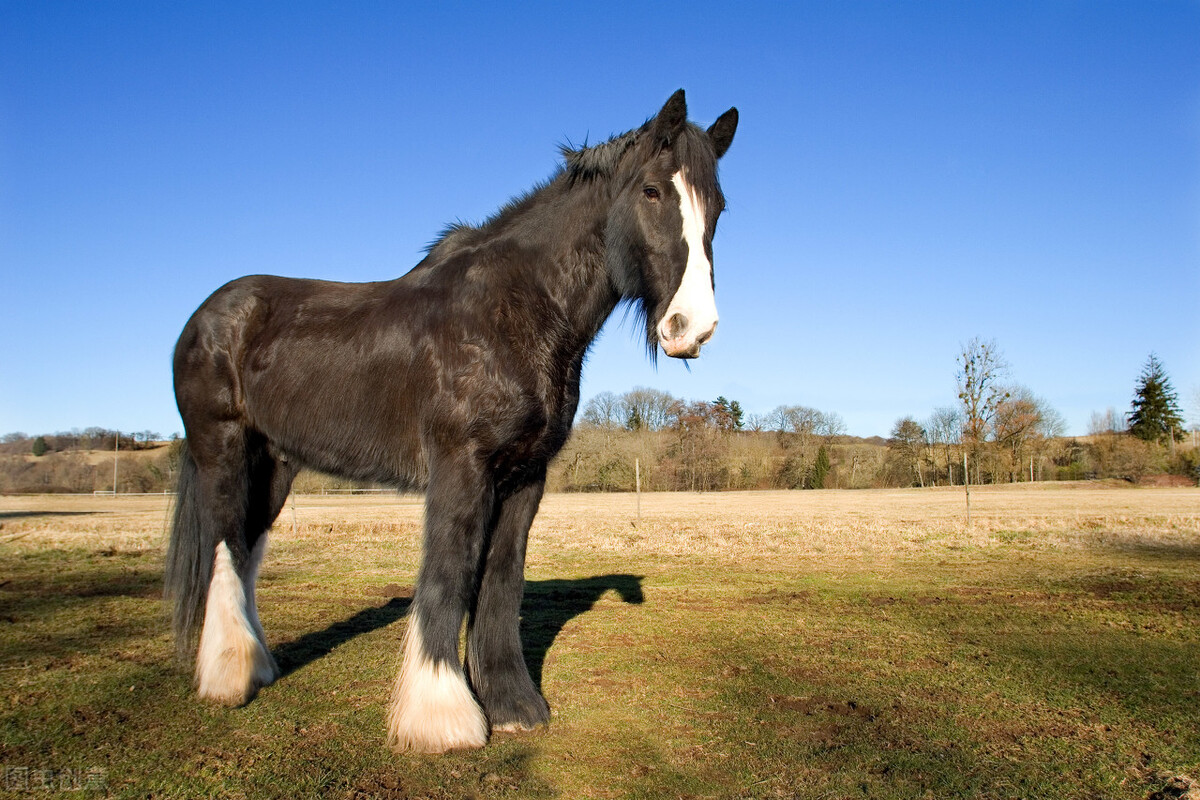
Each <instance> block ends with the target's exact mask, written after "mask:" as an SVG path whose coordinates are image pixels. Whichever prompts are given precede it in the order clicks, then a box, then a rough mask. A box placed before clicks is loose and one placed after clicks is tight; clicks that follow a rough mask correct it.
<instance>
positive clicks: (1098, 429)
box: [1088, 406, 1127, 436]
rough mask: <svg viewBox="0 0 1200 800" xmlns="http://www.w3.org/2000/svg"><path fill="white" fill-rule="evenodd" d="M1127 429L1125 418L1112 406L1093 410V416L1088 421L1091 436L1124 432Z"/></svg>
mask: <svg viewBox="0 0 1200 800" xmlns="http://www.w3.org/2000/svg"><path fill="white" fill-rule="evenodd" d="M1126 430H1127V426H1126V424H1125V418H1124V417H1122V416H1121V415H1120V414H1118V413H1117V410H1116V409H1115V408H1113V407H1112V406H1109V407H1108V409H1107V410H1105V411H1093V412H1092V418H1091V420H1090V421H1089V422H1088V435H1089V436H1102V435H1105V434H1110V433H1124V432H1125V431H1126Z"/></svg>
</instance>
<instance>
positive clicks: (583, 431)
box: [0, 338, 1200, 492]
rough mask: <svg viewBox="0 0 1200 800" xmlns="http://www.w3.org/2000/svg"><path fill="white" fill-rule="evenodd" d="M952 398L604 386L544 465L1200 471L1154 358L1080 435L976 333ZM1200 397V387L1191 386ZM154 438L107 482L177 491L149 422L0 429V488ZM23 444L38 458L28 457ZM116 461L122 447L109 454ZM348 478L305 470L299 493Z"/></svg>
mask: <svg viewBox="0 0 1200 800" xmlns="http://www.w3.org/2000/svg"><path fill="white" fill-rule="evenodd" d="M956 367H957V369H956V373H955V378H956V389H957V403H954V404H948V405H946V406H943V407H940V408H937V409H934V411H933V412H932V413H931V414H930V415H929V416H928V417H926V418H924V419H917V418H916V417H914V416H911V415H906V416H904V417H901V418H900V419H898V420H897V421H896V423H895V424H894V425H893V426H892V429H891V433H890V436H889V437H888V438H887V439H884V438H881V437H871V438H860V437H855V436H849V435H847V433H846V424H845V421H844V420H843V419H842V418H841V416H840V415H839V414H837V413H836V412H833V411H823V410H820V409H816V408H811V407H808V406H803V405H781V406H778V407H777V408H775V409H774V410H772V411H770V412H768V413H765V414H754V413H747V412H746V411H745V410H744V409H743V408H742V405H741V404H740V403H739V402H738V401H737V400H736V399H729V398H725V397H717V398H716V399H714V400H711V401H708V400H687V399H682V398H677V397H674V396H672V395H671V394H669V393H667V392H663V391H660V390H657V389H649V388H645V387H636V388H634V389H632V390H630V391H627V392H625V393H624V394H619V395H618V394H614V393H612V392H602V393H600V394H598V395H596V396H595V397H593V398H591V399H590V400H589V401H588V402H587V403H586V404H585V405H584V406H583V408H582V409H581V411H580V414H579V421H578V424H577V425H576V428H575V431H574V433H573V434H572V436H571V439H570V440H569V441H568V442H567V444H566V446H565V447H564V448H563V450H562V452H561V453H560V454H559V455H558V457H557V458H556V459H555V460H554V461H553V462H552V463H551V465H550V469H549V474H548V476H547V486H548V488H549V489H550V490H551V491H632V490H633V489H634V488H635V487H636V486H637V485H638V484H639V482H640V485H641V488H642V489H644V490H647V491H680V490H684V491H717V490H727V489H826V488H841V489H857V488H868V487H907V486H945V485H961V484H962V483H963V482H964V481H966V480H968V479H969V480H970V481H971V483H975V484H981V483H1007V482H1018V481H1042V480H1082V479H1096V478H1120V479H1123V480H1128V481H1136V480H1139V479H1141V478H1143V477H1146V476H1148V475H1153V474H1156V473H1173V474H1177V475H1181V476H1185V477H1187V478H1188V479H1190V480H1192V481H1200V448H1196V447H1190V446H1185V445H1184V444H1183V443H1184V441H1185V431H1184V423H1183V414H1182V411H1181V410H1180V408H1179V402H1178V396H1177V394H1176V392H1175V390H1174V388H1173V387H1172V386H1171V382H1170V378H1169V377H1168V375H1167V372H1166V369H1165V367H1164V366H1163V365H1162V363H1161V362H1160V361H1159V360H1158V358H1157V357H1156V356H1155V355H1153V354H1151V356H1150V357H1149V359H1148V360H1147V362H1146V365H1145V367H1144V368H1143V370H1142V372H1141V374H1140V375H1139V376H1138V377H1137V379H1136V381H1135V385H1134V396H1133V401H1132V403H1131V406H1130V411H1129V412H1128V413H1127V414H1121V413H1118V412H1117V411H1116V410H1115V409H1112V408H1110V409H1107V410H1106V411H1104V412H1097V413H1095V414H1093V415H1092V420H1091V424H1090V426H1089V433H1088V435H1087V436H1086V437H1066V436H1064V435H1063V434H1064V431H1065V427H1066V425H1065V421H1064V419H1063V417H1062V415H1061V414H1059V413H1058V412H1057V411H1056V410H1054V409H1053V408H1052V407H1051V406H1050V404H1049V403H1047V402H1046V401H1045V400H1044V399H1043V398H1041V397H1039V396H1037V395H1036V394H1035V393H1034V392H1033V391H1032V390H1030V389H1029V388H1027V387H1025V386H1023V385H1021V384H1019V383H1016V382H1014V381H1013V380H1012V379H1011V368H1010V367H1009V365H1008V363H1007V361H1006V360H1005V359H1004V356H1003V354H1002V353H1001V351H1000V348H999V347H998V346H997V345H996V343H995V342H994V341H984V340H981V339H978V338H976V339H972V340H971V341H970V342H968V343H967V344H965V345H963V346H962V348H961V349H960V352H959V354H958V356H957V359H956ZM1197 399H1198V400H1200V398H1197ZM118 436H119V437H120V448H121V451H122V452H124V451H128V450H144V449H148V448H153V447H157V448H158V450H155V451H154V452H152V453H146V454H144V455H142V456H135V457H130V458H127V459H125V460H123V461H121V462H120V465H119V468H118V470H117V486H116V488H117V490H118V491H121V492H159V491H166V490H169V489H170V488H172V487H173V485H174V480H175V475H176V472H177V469H178V460H179V450H180V447H181V444H182V442H181V440H179V439H178V437H177V436H176V437H172V441H171V443H170V445H169V446H167V447H161V441H160V440H161V437H160V436H158V434H156V433H154V432H152V431H143V432H138V433H123V432H122V433H118V432H117V431H113V430H108V429H103V428H88V429H86V430H84V431H71V432H69V433H56V434H44V435H40V436H28V435H26V434H23V433H11V434H7V435H5V436H3V437H0V492H44V491H61V492H67V491H70V492H91V491H96V490H101V491H108V490H111V489H112V488H113V472H114V470H113V466H114V464H113V459H111V458H105V457H103V456H100V457H97V453H96V451H109V450H112V449H113V447H114V444H116V440H117V437H118ZM28 455H33V456H35V457H34V458H33V459H30V458H27V456H28ZM118 457H119V454H118ZM355 488H363V487H360V486H358V485H356V484H353V483H350V482H347V481H343V480H338V479H335V478H332V477H329V476H324V475H320V474H317V473H312V472H307V471H304V472H301V474H300V475H299V476H298V478H297V481H296V483H295V489H296V490H297V491H300V492H319V491H325V490H330V489H337V490H353V489H355Z"/></svg>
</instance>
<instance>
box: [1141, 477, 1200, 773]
mask: <svg viewBox="0 0 1200 800" xmlns="http://www.w3.org/2000/svg"><path fill="white" fill-rule="evenodd" d="M1195 485H1196V482H1195V481H1194V480H1192V479H1191V478H1189V477H1187V476H1186V475H1147V476H1146V477H1144V478H1142V479H1141V480H1139V481H1138V486H1151V487H1154V488H1156V489H1186V488H1188V487H1189V486H1195ZM1197 791H1200V790H1197Z"/></svg>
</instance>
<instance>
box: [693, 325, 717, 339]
mask: <svg viewBox="0 0 1200 800" xmlns="http://www.w3.org/2000/svg"><path fill="white" fill-rule="evenodd" d="M716 332H717V324H716V323H715V322H714V323H713V326H712V327H711V328H709V329H708V331H707V332H705V333H703V334H701V335H700V336H698V337H697V338H696V344H708V340H709V339H711V338H712V337H713V334H714V333H716Z"/></svg>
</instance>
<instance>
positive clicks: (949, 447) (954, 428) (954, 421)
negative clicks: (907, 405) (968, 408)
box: [925, 406, 962, 486]
mask: <svg viewBox="0 0 1200 800" xmlns="http://www.w3.org/2000/svg"><path fill="white" fill-rule="evenodd" d="M925 431H926V433H927V435H928V438H929V443H930V445H931V446H932V447H933V448H934V450H935V453H936V450H937V449H940V450H941V451H942V458H943V460H944V461H945V462H946V480H947V481H949V483H950V485H951V486H953V485H954V466H955V464H956V463H957V462H958V461H961V459H958V458H956V456H957V454H958V446H959V445H961V444H962V414H961V413H959V410H958V409H957V408H954V407H953V406H943V407H941V408H936V409H934V411H933V414H932V415H930V417H929V422H928V423H926V425H925ZM934 466H935V467H936V466H937V456H936V454H935V455H934Z"/></svg>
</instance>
